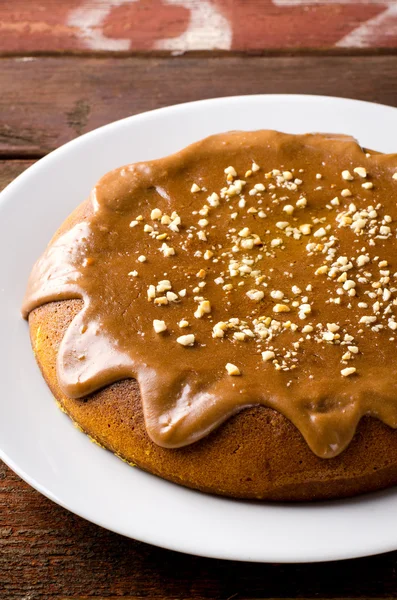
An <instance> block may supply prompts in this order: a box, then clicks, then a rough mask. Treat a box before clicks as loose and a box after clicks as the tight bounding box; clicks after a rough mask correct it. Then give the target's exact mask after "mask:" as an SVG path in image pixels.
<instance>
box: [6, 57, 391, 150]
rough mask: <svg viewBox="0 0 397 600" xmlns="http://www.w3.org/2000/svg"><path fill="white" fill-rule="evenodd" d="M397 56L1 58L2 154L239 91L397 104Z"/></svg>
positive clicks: (50, 145) (48, 146) (40, 147)
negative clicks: (153, 111) (143, 114)
mask: <svg viewBox="0 0 397 600" xmlns="http://www.w3.org/2000/svg"><path fill="white" fill-rule="evenodd" d="M396 72H397V56H365V57H364V56H363V57H359V56H353V57H349V56H338V57H337V56H328V57H310V56H295V57H288V56H284V57H264V56H252V57H246V58H245V59H244V60H242V59H241V57H238V56H228V55H224V56H216V57H207V58H203V57H197V56H189V55H187V56H184V57H174V58H166V57H163V58H158V57H157V58H156V57H146V58H145V57H131V58H124V59H121V58H114V57H112V58H106V57H104V58H78V57H63V58H61V57H58V58H50V57H46V58H44V57H42V58H35V59H33V58H31V59H18V58H3V59H0V89H1V90H2V93H1V94H0V115H1V117H0V119H1V121H0V157H7V158H12V157H15V158H23V157H29V158H30V157H38V156H42V155H43V154H45V153H46V152H49V151H50V150H53V149H54V148H56V147H58V146H59V145H61V144H63V143H65V142H67V141H68V140H70V139H72V138H74V137H76V136H77V135H80V134H81V133H84V132H86V131H89V130H91V129H94V128H95V127H98V126H100V125H103V124H105V123H108V122H110V121H113V120H115V119H120V118H122V117H126V116H128V115H133V114H137V113H139V112H142V111H145V110H151V109H154V108H158V107H162V106H167V105H170V104H175V103H179V102H188V101H191V100H198V99H201V98H214V97H217V96H229V95H235V94H236V95H237V94H259V93H306V94H325V95H340V96H343V97H347V98H359V99H362V100H372V101H375V102H381V103H385V104H391V105H396V104H397V78H396Z"/></svg>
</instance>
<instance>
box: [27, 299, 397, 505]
mask: <svg viewBox="0 0 397 600" xmlns="http://www.w3.org/2000/svg"><path fill="white" fill-rule="evenodd" d="M80 308H81V302H80V301H78V300H68V301H62V302H57V303H51V304H46V305H44V306H42V307H40V308H38V309H36V310H35V311H33V312H32V313H31V315H30V317H29V325H30V332H31V340H32V347H33V350H34V353H35V356H36V359H37V362H38V364H39V366H40V369H41V371H42V373H43V376H44V378H45V380H46V381H47V383H48V385H49V387H50V389H51V391H52V393H53V395H54V396H55V398H56V400H57V401H58V402H59V404H60V406H61V407H62V408H63V409H64V410H65V411H66V413H67V414H68V415H69V416H70V417H71V418H72V420H73V421H74V422H75V423H76V424H78V425H79V427H81V428H82V429H83V431H85V432H86V433H87V434H89V435H90V436H91V437H92V438H94V439H95V440H96V441H97V442H99V443H100V444H101V445H103V446H105V447H106V448H108V449H109V450H110V451H112V452H114V453H115V454H117V455H118V456H120V457H121V458H123V459H124V460H126V461H127V462H130V463H134V464H136V465H138V466H139V467H141V468H142V469H144V470H146V471H149V472H150V473H153V474H155V475H158V476H160V477H163V478H165V479H169V480H170V481H173V482H175V483H178V484H181V485H185V486H188V487H192V488H196V489H199V490H202V491H205V492H211V493H214V494H221V495H225V496H232V497H240V498H251V499H268V500H313V499H328V498H342V497H346V496H353V495H356V494H360V493H363V492H368V491H373V490H378V489H382V488H385V487H389V486H391V485H394V484H396V483H397V431H395V430H393V429H391V428H389V427H387V426H386V425H384V424H383V423H381V422H380V421H378V420H376V419H372V418H364V419H362V421H361V423H360V425H359V427H358V430H357V432H356V435H355V437H354V439H353V441H352V442H351V444H350V446H349V447H348V449H347V450H345V451H344V452H343V453H342V454H341V455H339V456H337V457H335V458H331V459H328V460H324V459H321V458H319V457H317V456H316V455H315V454H313V452H311V450H310V449H309V448H308V446H307V444H306V442H305V441H304V439H303V438H302V436H301V435H300V433H299V432H298V430H297V429H296V428H295V427H294V426H293V425H292V424H291V423H290V422H289V421H288V420H287V419H286V418H285V417H283V416H282V415H281V414H280V413H277V412H276V411H274V410H272V409H269V408H264V407H255V408H251V409H247V410H244V411H243V412H241V413H240V414H238V415H236V416H234V417H232V418H231V419H230V420H228V421H227V422H226V423H224V424H223V425H222V426H221V427H220V428H219V429H218V430H216V431H215V432H213V433H212V434H210V435H209V436H208V437H206V438H204V439H203V440H201V441H199V442H196V443H195V444H192V445H191V446H187V447H185V448H179V449H174V450H172V449H165V448H161V447H160V446H158V445H156V444H154V443H153V442H152V441H151V439H150V438H149V436H148V434H147V432H146V428H145V423H144V418H143V413H142V405H141V401H140V395H139V387H138V385H137V383H136V381H135V380H132V379H131V380H125V381H122V382H120V383H116V384H113V385H111V386H109V387H107V388H105V389H103V390H101V391H100V392H97V393H95V394H93V395H92V396H90V397H88V398H87V399H83V400H76V399H72V398H67V397H66V396H65V395H64V394H63V393H62V391H61V390H60V387H59V384H58V381H57V377H56V356H57V350H58V347H59V344H60V342H61V340H62V337H63V334H64V332H65V330H66V328H67V326H68V324H69V323H70V321H71V319H72V318H73V316H75V315H76V314H77V312H78V311H79V310H80Z"/></svg>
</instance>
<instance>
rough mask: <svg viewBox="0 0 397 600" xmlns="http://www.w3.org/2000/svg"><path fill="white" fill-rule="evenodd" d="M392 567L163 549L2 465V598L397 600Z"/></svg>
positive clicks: (386, 558) (395, 558)
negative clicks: (74, 508)
mask: <svg viewBox="0 0 397 600" xmlns="http://www.w3.org/2000/svg"><path fill="white" fill-rule="evenodd" d="M137 518H139V515H138V516H137ZM231 526H232V525H231ZM396 566H397V553H396V552H394V553H390V554H386V555H383V556H377V557H373V558H364V559H358V560H353V561H344V562H341V563H328V564H326V563H322V564H314V565H308V564H302V565H272V564H263V565H261V564H250V563H236V562H234V563H230V562H227V561H221V560H211V559H205V558H199V557H193V556H188V555H183V554H179V553H177V552H171V551H168V550H162V549H159V548H155V547H152V546H149V545H147V544H143V543H139V542H136V541H133V540H129V539H127V538H123V537H122V536H120V535H117V534H114V533H111V532H109V531H106V530H104V529H102V528H100V527H97V526H95V525H93V524H91V523H88V522H87V521H85V520H83V519H81V518H79V517H76V516H75V515H73V514H71V513H69V512H68V511H66V510H64V509H63V508H61V507H59V506H57V505H55V504H53V503H52V502H51V501H50V500H48V499H47V498H44V497H43V496H41V495H40V494H39V493H38V492H36V491H34V490H33V489H31V488H30V487H29V486H28V485H26V484H25V483H23V482H22V481H21V480H20V479H19V478H18V477H17V476H16V475H14V474H13V473H12V472H11V471H10V470H9V469H8V468H7V467H5V465H0V573H1V576H0V597H1V598H2V600H3V599H4V600H12V599H15V600H21V599H22V598H24V599H28V598H29V599H31V600H36V598H37V599H40V600H60V599H61V598H62V599H66V598H81V599H83V598H84V599H85V600H88V599H90V600H91V599H92V600H93V599H94V598H96V599H97V600H99V599H100V598H103V599H105V598H106V599H107V600H109V599H110V598H112V597H114V598H119V597H127V598H128V597H129V598H134V599H137V600H138V599H143V598H146V599H152V600H156V599H157V600H158V599H160V598H161V599H164V600H165V599H167V600H168V599H169V600H171V599H178V600H179V599H186V600H187V599H191V600H207V599H208V600H209V599H211V600H215V599H223V600H226V599H234V598H235V599H236V600H242V599H246V600H248V599H253V598H328V599H330V598H338V599H342V598H350V599H351V598H359V597H363V598H367V597H370V598H377V597H380V596H381V597H382V598H395V597H396V596H397V593H396V590H397V569H396Z"/></svg>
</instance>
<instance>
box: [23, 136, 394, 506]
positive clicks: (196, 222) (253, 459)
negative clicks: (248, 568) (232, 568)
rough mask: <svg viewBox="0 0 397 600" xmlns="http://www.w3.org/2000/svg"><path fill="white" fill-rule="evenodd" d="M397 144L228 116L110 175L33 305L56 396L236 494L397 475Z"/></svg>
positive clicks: (275, 493) (38, 351) (148, 451)
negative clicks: (371, 143) (220, 127)
mask: <svg viewBox="0 0 397 600" xmlns="http://www.w3.org/2000/svg"><path fill="white" fill-rule="evenodd" d="M396 221H397V155H386V154H380V153H377V152H373V151H367V150H365V149H362V148H361V147H360V146H359V144H358V143H357V142H356V141H355V140H354V139H352V138H350V137H348V136H342V135H340V136H337V135H321V134H307V135H289V134H283V133H278V132H274V131H255V132H230V133H226V134H219V135H215V136H212V137H209V138H206V139H204V140H202V141H200V142H197V143H195V144H193V145H191V146H189V147H187V148H185V149H184V150H182V151H180V152H178V153H176V154H174V155H172V156H169V157H166V158H163V159H160V160H156V161H150V162H145V163H138V164H134V165H128V166H125V167H122V168H120V169H116V170H115V171H112V172H110V173H108V174H106V175H105V176H104V177H103V178H102V179H101V180H100V181H99V183H98V184H97V185H96V186H95V188H94V189H93V191H92V192H91V195H90V197H89V198H88V200H86V201H85V202H83V204H81V205H80V206H78V208H77V209H76V210H75V211H74V212H73V213H72V215H71V216H70V217H69V218H68V219H67V221H66V222H65V223H64V224H63V225H62V227H61V228H60V229H59V230H58V231H57V232H56V234H55V236H54V237H53V239H52V240H51V242H50V244H49V246H48V247H47V250H46V251H45V252H44V254H43V256H42V257H41V258H40V259H39V260H38V261H37V262H36V264H35V266H34V268H33V271H32V274H31V276H30V279H29V282H28V287H27V291H26V296H25V299H24V303H23V308H22V312H23V316H24V317H25V318H26V319H28V320H29V328H30V335H31V341H32V347H33V351H34V353H35V356H36V359H37V362H38V364H39V366H40V369H41V371H42V374H43V376H44V378H45V380H46V381H47V383H48V386H49V387H50V389H51V391H52V393H53V395H54V397H55V398H56V400H57V402H58V403H59V405H60V407H61V408H62V409H63V410H64V411H65V412H66V413H67V414H68V415H69V416H70V417H71V418H72V420H73V421H74V422H75V423H76V424H77V425H78V426H79V427H80V428H81V429H82V430H83V431H84V432H85V433H87V434H88V435H89V436H90V437H91V438H92V439H93V440H95V441H96V442H98V443H99V444H100V445H102V446H104V447H105V448H108V449H109V450H111V451H112V452H114V453H115V454H116V455H117V456H119V457H121V458H122V459H124V460H125V461H127V462H129V463H131V464H133V465H137V466H138V467H140V468H142V469H144V470H146V471H149V472H150V473H152V474H155V475H158V476H160V477H163V478H165V479H168V480H170V481H173V482H176V483H179V484H181V485H184V486H188V487H191V488H195V489H198V490H201V491H204V492H210V493H215V494H221V495H226V496H231V497H236V498H248V499H266V500H282V501H288V500H315V499H324V498H341V497H346V496H352V495H355V494H359V493H363V492H367V491H372V490H378V489H381V488H385V487H388V486H392V485H394V484H395V483H396V482H397V432H396V431H395V429H396V427H397V383H396V366H397V358H396V342H397V318H396V315H397V258H396V251H397V237H396V225H395V224H396Z"/></svg>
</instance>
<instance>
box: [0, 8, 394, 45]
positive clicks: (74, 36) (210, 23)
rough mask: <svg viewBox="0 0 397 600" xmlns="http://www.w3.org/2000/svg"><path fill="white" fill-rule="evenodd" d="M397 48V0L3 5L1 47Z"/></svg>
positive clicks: (0, 23) (0, 15)
mask: <svg viewBox="0 0 397 600" xmlns="http://www.w3.org/2000/svg"><path fill="white" fill-rule="evenodd" d="M335 46H336V47H347V48H381V47H386V48H387V47H389V48H391V47H396V46H397V10H396V3H395V0H365V1H363V0H318V1H315V0H62V2H59V0H34V1H32V0H17V1H14V2H6V1H3V2H0V51H3V52H32V51H62V50H63V51H65V50H79V51H88V52H89V51H92V50H95V51H98V50H100V51H107V50H111V51H116V52H117V51H134V50H135V51H137V50H138V51H142V50H143V51H146V50H153V49H163V50H170V51H186V50H213V49H222V50H230V49H239V50H246V49H250V50H252V49H268V48H324V47H328V48H329V47H335Z"/></svg>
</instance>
